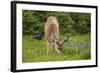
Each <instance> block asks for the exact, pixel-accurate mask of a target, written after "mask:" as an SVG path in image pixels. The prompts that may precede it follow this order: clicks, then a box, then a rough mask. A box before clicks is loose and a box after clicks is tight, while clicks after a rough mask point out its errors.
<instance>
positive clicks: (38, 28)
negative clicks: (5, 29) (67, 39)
mask: <svg viewBox="0 0 100 73" xmlns="http://www.w3.org/2000/svg"><path fill="white" fill-rule="evenodd" d="M22 15H23V35H36V34H39V33H41V32H43V28H44V24H45V22H46V20H47V17H48V16H55V17H56V18H57V20H58V21H59V28H60V34H61V35H63V34H67V33H71V34H72V35H77V34H87V33H90V27H91V23H90V22H91V14H90V13H75V12H51V11H32V10H23V12H22Z"/></svg>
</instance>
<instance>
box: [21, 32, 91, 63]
mask: <svg viewBox="0 0 100 73" xmlns="http://www.w3.org/2000/svg"><path fill="white" fill-rule="evenodd" d="M63 37H65V36H63ZM77 42H81V44H80V45H79V46H77V45H75V43H77ZM90 42H91V40H90V34H86V35H80V36H73V37H72V43H70V42H66V43H65V44H64V45H65V46H71V47H69V48H67V47H65V48H64V50H63V51H62V52H61V54H57V53H56V52H54V53H53V54H50V55H47V53H46V45H45V40H44V39H43V40H36V39H34V38H33V36H29V35H24V36H23V42H22V45H23V47H22V58H23V59H22V61H23V62H25V63H29V62H47V61H67V60H87V59H91V48H90V47H86V43H90Z"/></svg>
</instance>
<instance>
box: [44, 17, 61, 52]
mask: <svg viewBox="0 0 100 73" xmlns="http://www.w3.org/2000/svg"><path fill="white" fill-rule="evenodd" d="M44 32H45V40H46V45H47V53H48V52H50V51H52V50H56V52H57V53H60V51H59V49H58V45H57V43H55V42H56V41H58V40H59V23H58V21H57V19H56V17H53V16H50V17H48V18H47V22H46V23H45V26H44Z"/></svg>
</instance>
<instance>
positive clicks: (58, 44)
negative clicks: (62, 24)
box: [51, 34, 71, 51]
mask: <svg viewBox="0 0 100 73" xmlns="http://www.w3.org/2000/svg"><path fill="white" fill-rule="evenodd" d="M70 36H71V35H68V36H67V37H66V38H64V39H63V40H61V39H59V38H57V35H56V34H53V37H52V38H51V42H52V45H53V47H55V48H58V49H59V50H60V51H62V50H63V49H64V43H65V42H67V41H69V38H70Z"/></svg>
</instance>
